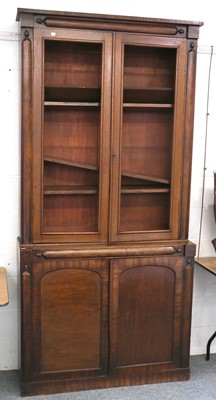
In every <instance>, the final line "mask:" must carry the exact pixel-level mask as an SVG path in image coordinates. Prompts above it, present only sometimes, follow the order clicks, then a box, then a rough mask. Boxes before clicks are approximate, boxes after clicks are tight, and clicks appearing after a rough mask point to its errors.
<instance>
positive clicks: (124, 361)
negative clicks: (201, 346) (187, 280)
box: [110, 257, 184, 374]
mask: <svg viewBox="0 0 216 400" xmlns="http://www.w3.org/2000/svg"><path fill="white" fill-rule="evenodd" d="M111 282H112V283H111V284H112V286H111V299H110V302H111V303H110V304H111V310H110V313H111V316H112V320H111V327H110V337H111V339H110V340H111V359H110V368H111V370H112V371H113V373H114V371H116V372H117V371H118V372H119V373H120V374H121V373H122V374H124V373H127V372H128V369H131V372H132V369H133V370H134V369H135V368H139V373H140V372H141V371H142V372H143V373H144V372H146V371H156V370H160V369H166V370H167V369H173V368H176V367H177V368H178V367H180V366H181V357H182V352H181V349H182V332H183V298H184V286H183V282H184V258H183V257H173V258H169V257H162V258H160V257H155V258H131V259H126V258H125V259H119V260H112V261H111ZM140 368H141V369H140Z"/></svg>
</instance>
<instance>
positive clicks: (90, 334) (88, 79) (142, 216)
mask: <svg viewBox="0 0 216 400" xmlns="http://www.w3.org/2000/svg"><path fill="white" fill-rule="evenodd" d="M17 20H20V21H21V45H22V234H21V239H20V257H21V262H20V265H21V298H22V300H21V337H22V339H21V376H22V378H21V386H22V394H24V395H29V394H40V393H52V392H58V391H71V390H84V389H93V388H105V387H110V386H122V385H136V384H143V383H154V382H166V381H174V380H185V379H188V378H189V343H190V323H191V297H192V278H193V257H194V254H195V245H194V244H192V243H190V242H189V241H188V218H189V193H190V170H191V153H192V132H193V113H194V90H195V69H196V48H197V38H198V32H199V27H200V25H202V23H199V22H190V21H176V20H160V19H150V18H138V17H137V18H134V17H133V18H132V17H121V16H105V15H93V14H79V13H66V12H54V11H53V12H51V11H42V10H28V9H19V10H18V14H17Z"/></svg>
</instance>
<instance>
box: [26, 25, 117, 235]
mask: <svg viewBox="0 0 216 400" xmlns="http://www.w3.org/2000/svg"><path fill="white" fill-rule="evenodd" d="M34 35H35V37H34V43H35V45H34V66H33V70H34V74H33V88H34V89H33V107H34V111H33V131H34V137H33V144H32V147H33V182H34V184H33V242H59V241H61V242H68V241H75V242H77V241H78V242H96V241H97V242H98V241H99V242H100V241H106V240H107V225H108V200H109V199H108V193H109V172H108V173H107V171H109V169H110V168H109V162H110V161H109V157H110V104H111V85H110V81H111V64H112V35H111V34H110V33H103V32H95V31H80V30H77V31H76V30H73V31H72V32H70V31H69V32H68V31H65V30H61V29H56V30H51V29H41V30H37V29H36V30H35V33H34Z"/></svg>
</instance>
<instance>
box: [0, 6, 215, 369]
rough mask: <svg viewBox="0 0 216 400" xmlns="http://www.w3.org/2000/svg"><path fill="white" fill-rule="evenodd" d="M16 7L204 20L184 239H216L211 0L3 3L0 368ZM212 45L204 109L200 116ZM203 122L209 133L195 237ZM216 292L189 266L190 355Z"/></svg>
mask: <svg viewBox="0 0 216 400" xmlns="http://www.w3.org/2000/svg"><path fill="white" fill-rule="evenodd" d="M17 7H20V8H41V9H52V10H64V11H77V12H93V13H104V14H121V15H136V16H144V17H155V18H173V19H186V20H193V21H204V23H205V25H204V27H202V28H201V31H200V40H199V51H198V65H197V89H196V112H195V129H194V151H193V174H192V190H191V214H190V239H191V240H192V241H194V242H196V243H197V244H199V255H200V256H214V255H215V253H214V249H213V246H212V244H211V240H212V239H213V238H215V237H216V224H215V222H214V219H213V170H216V146H215V143H216V139H215V135H216V90H215V88H216V37H215V15H214V11H213V9H212V7H213V1H212V0H206V1H205V2H204V3H203V2H195V1H192V2H189V1H188V0H181V2H173V1H171V0H163V2H161V1H160V0H155V1H154V0H152V1H151V2H142V1H140V0H130V1H129V0H118V1H116V0H110V1H109V2H103V1H101V0H92V1H89V0H79V1H78V2H75V1H70V2H69V1H67V0H52V1H50V0H37V1H34V0H10V1H8V2H3V6H2V8H1V14H0V60H1V61H0V110H1V134H0V188H1V194H0V265H3V266H6V267H7V273H8V283H9V296H10V303H9V305H8V306H7V307H4V308H0V370H7V369H17V368H18V287H19V269H18V266H17V256H16V255H17V245H16V238H17V236H18V235H19V218H20V56H19V35H18V23H17V22H15V18H16V10H17ZM212 46H213V56H212V68H211V80H210V97H209V110H208V112H209V115H208V118H207V120H208V121H206V113H207V108H206V107H207V93H208V75H209V64H210V59H211V51H212ZM206 122H208V124H207V125H208V130H207V133H208V134H207V146H206V170H205V179H204V202H203V219H202V226H201V228H202V229H201V235H200V216H201V204H202V188H203V173H204V169H203V166H204V151H205V134H206ZM199 236H201V237H200V241H199ZM215 295H216V278H215V277H214V276H213V275H211V274H209V273H208V272H206V271H204V270H203V269H202V268H200V267H198V266H195V277H194V297H193V319H192V338H191V354H203V353H205V348H206V341H207V339H208V338H209V336H210V335H211V334H212V333H213V332H214V331H215V329H216V301H215V299H216V296H215ZM211 351H212V352H216V340H215V343H214V342H213V343H212V347H211Z"/></svg>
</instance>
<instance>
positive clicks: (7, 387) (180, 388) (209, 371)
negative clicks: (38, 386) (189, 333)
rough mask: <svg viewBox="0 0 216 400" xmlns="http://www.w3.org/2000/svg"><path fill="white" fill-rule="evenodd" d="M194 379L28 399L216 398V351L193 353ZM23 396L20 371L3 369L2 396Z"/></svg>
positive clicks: (0, 376)
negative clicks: (213, 352) (211, 352)
mask: <svg viewBox="0 0 216 400" xmlns="http://www.w3.org/2000/svg"><path fill="white" fill-rule="evenodd" d="M190 365H191V379H190V380H189V381H186V382H175V383H163V384H156V385H142V386H130V387H123V388H113V389H102V390H91V391H83V392H74V393H64V394H55V395H48V396H33V397H25V398H23V399H26V400H27V399H29V400H45V399H46V400H114V399H115V400H129V399H130V400H216V354H211V358H210V361H206V360H205V356H204V355H202V356H192V357H191V362H190ZM17 399H21V397H20V392H19V380H18V373H17V371H4V372H3V371H2V372H0V400H17Z"/></svg>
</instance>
